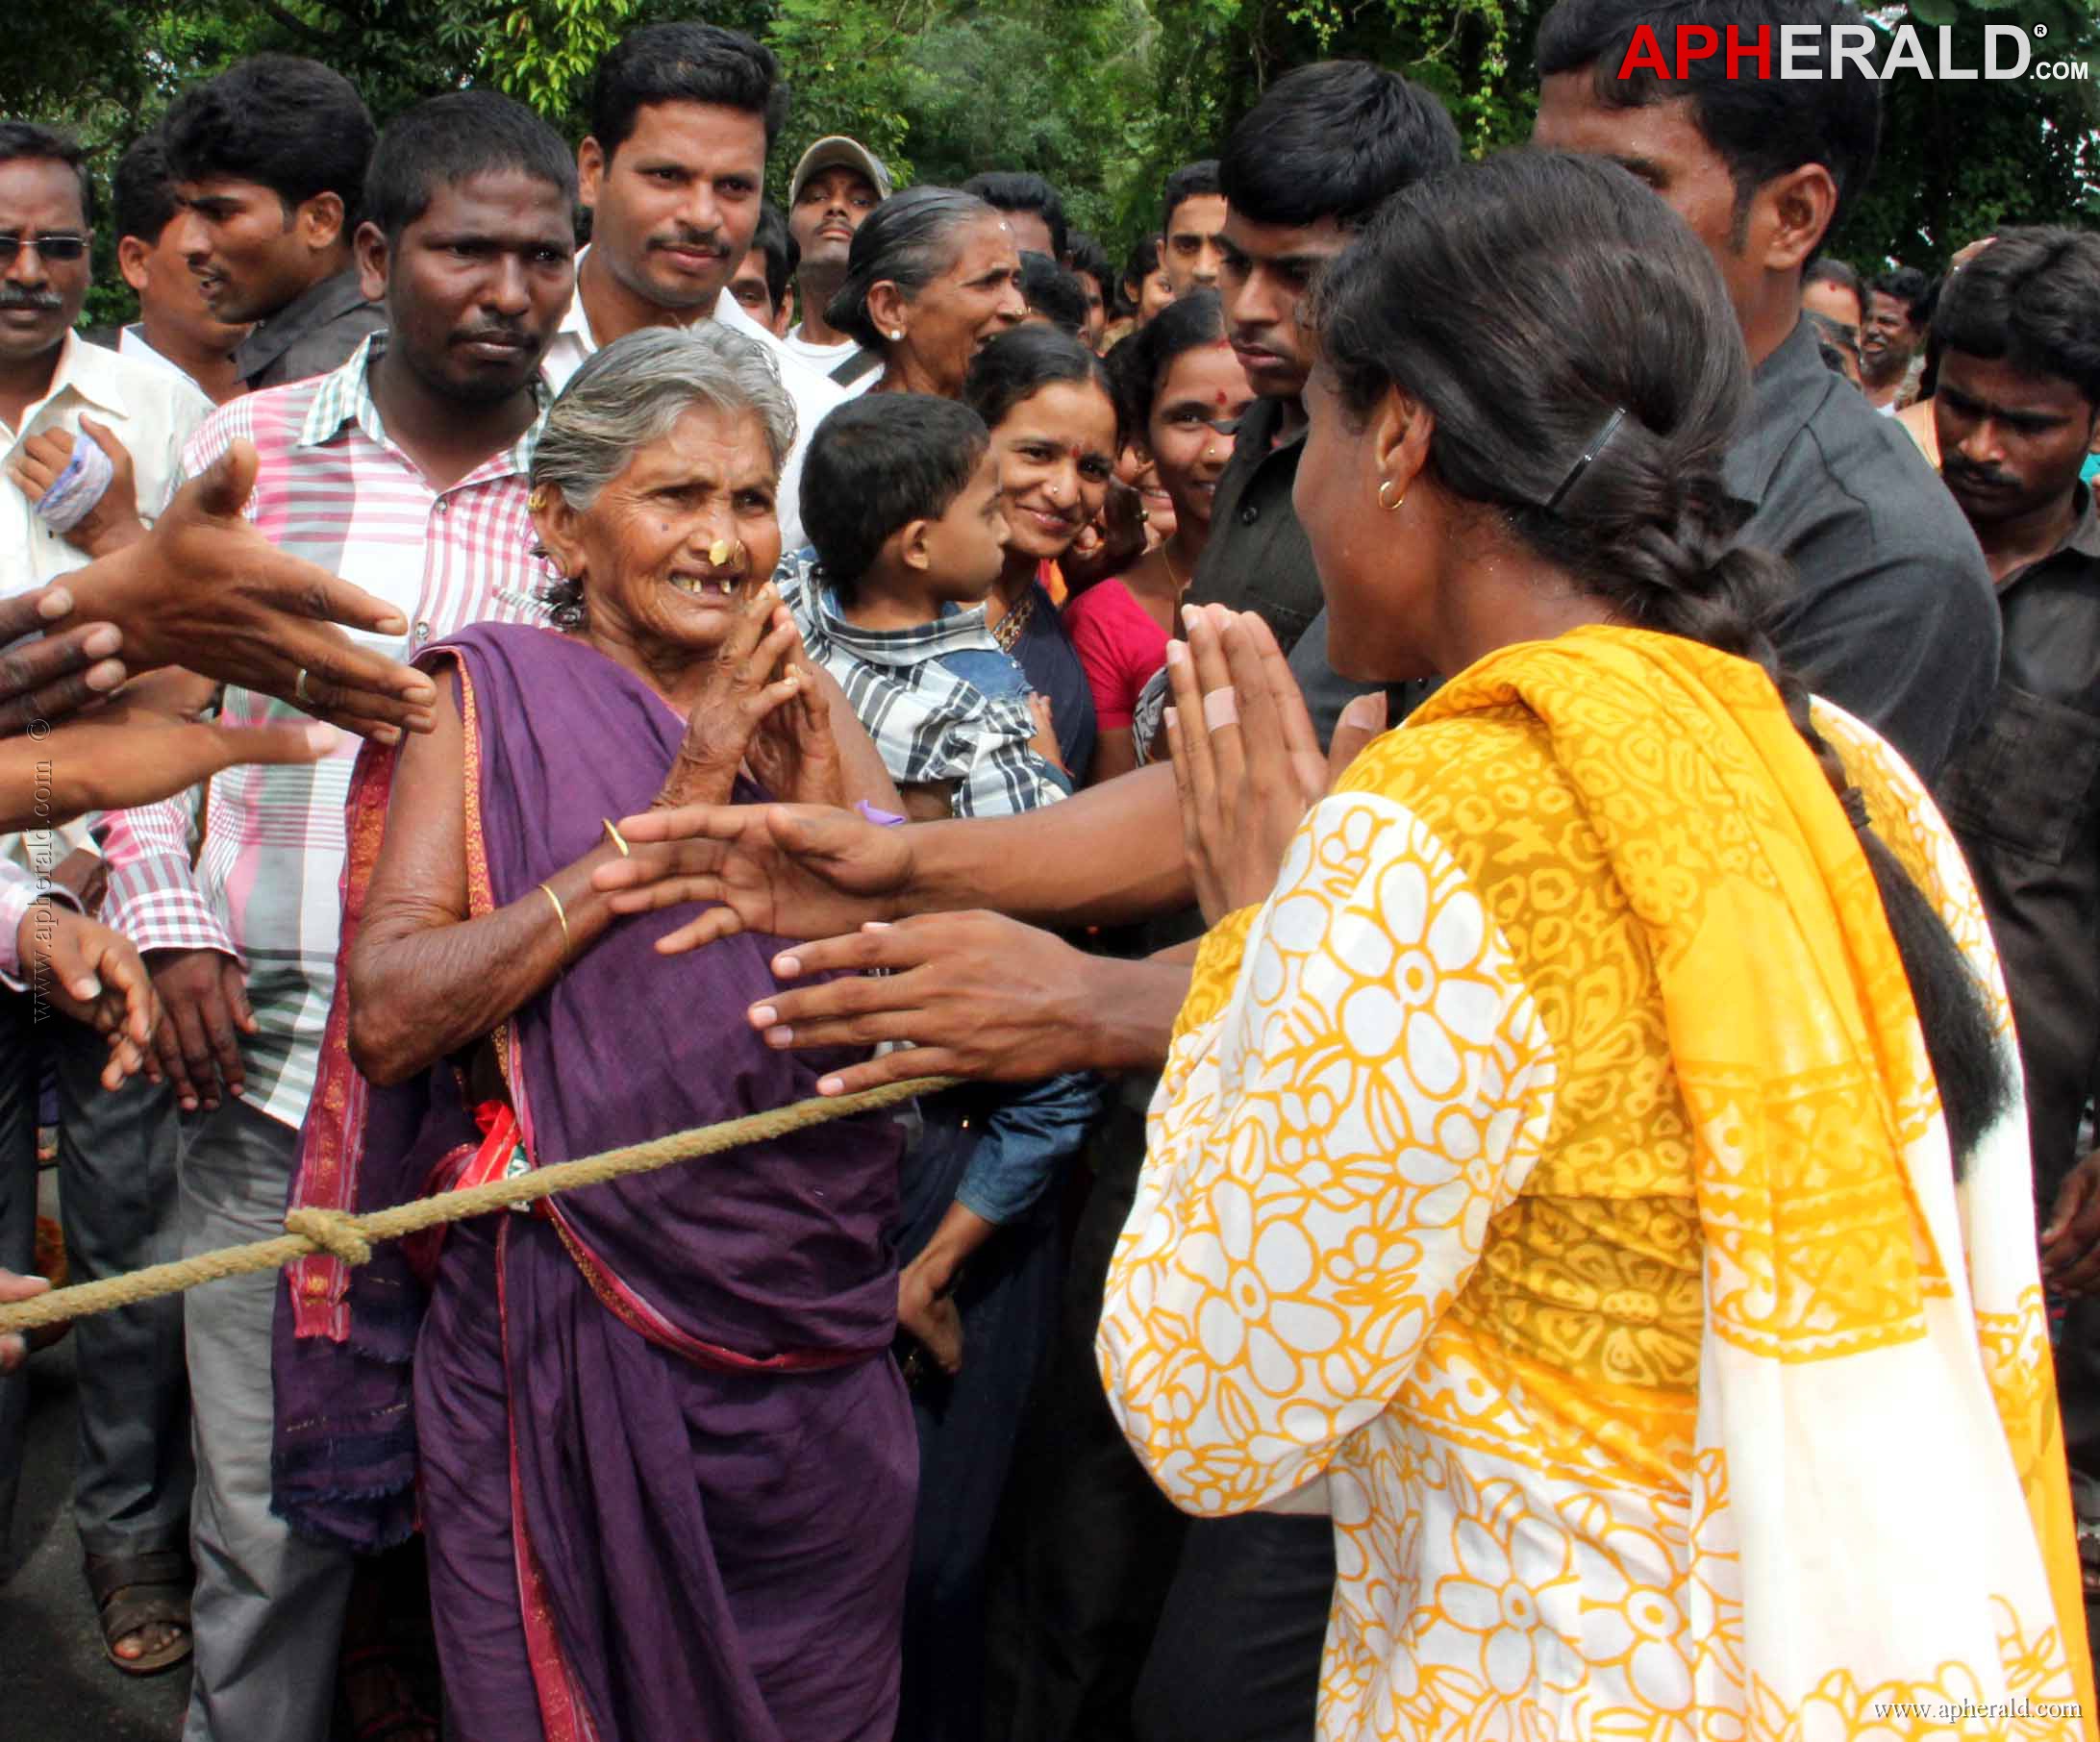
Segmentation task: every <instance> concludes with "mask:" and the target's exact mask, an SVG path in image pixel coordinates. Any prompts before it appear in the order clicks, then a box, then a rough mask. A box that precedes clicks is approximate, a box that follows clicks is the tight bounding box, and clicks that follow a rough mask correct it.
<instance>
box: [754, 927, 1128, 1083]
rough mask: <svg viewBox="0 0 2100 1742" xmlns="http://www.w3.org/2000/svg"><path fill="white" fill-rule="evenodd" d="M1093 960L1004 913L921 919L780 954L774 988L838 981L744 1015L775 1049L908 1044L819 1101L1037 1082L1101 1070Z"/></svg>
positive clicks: (849, 1070) (777, 997)
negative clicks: (1094, 1050)
mask: <svg viewBox="0 0 2100 1742" xmlns="http://www.w3.org/2000/svg"><path fill="white" fill-rule="evenodd" d="M1090 961H1091V958H1088V957H1087V956H1086V955H1084V954H1082V953H1081V952H1080V951H1078V950H1075V949H1074V948H1072V946H1071V945H1070V944H1068V943H1066V942H1065V941H1064V940H1063V938H1061V937H1058V936H1055V935H1054V934H1052V933H1048V932H1044V931H1039V930H1038V929H1037V928H1036V927H1034V926H1030V925H1024V924H1022V922H1021V921H1019V920H1017V919H1009V918H1007V917H1006V916H1005V915H1004V914H1000V913H986V912H976V913H924V914H919V915H917V916H915V917H913V918H911V919H906V920H899V921H898V922H896V923H895V924H893V925H892V924H886V923H882V922H874V923H870V924H867V925H863V927H862V928H861V929H860V930H859V931H857V932H852V933H847V934H845V935H844V936H839V937H827V938H822V939H819V940H818V941H816V942H813V943H805V944H797V945H795V946H794V947H793V948H791V949H788V950H783V951H782V952H781V953H780V954H779V955H778V956H776V957H774V958H773V972H774V974H775V975H776V976H777V977H778V978H779V979H781V980H784V981H798V980H808V979H810V978H812V977H813V976H817V975H837V976H839V978H836V979H829V980H824V981H822V982H821V983H818V984H815V985H808V986H793V985H790V986H788V987H786V988H784V989H783V990H782V991H780V992H777V993H775V994H774V995H773V996H772V997H771V998H768V999H765V1000H763V1001H762V1002H760V1003H758V1004H755V1005H753V1006H752V1007H751V1008H750V1010H749V1011H748V1012H747V1014H748V1017H749V1020H750V1022H751V1024H752V1026H753V1027H754V1028H756V1029H758V1030H759V1031H760V1032H761V1033H762V1034H763V1036H764V1039H765V1043H766V1045H768V1046H772V1047H797V1048H809V1047H872V1046H876V1045H879V1044H880V1043H882V1042H884V1041H901V1040H908V1041H911V1042H912V1043H913V1044H912V1045H911V1046H910V1047H907V1048H898V1049H895V1050H892V1051H890V1052H887V1053H884V1054H882V1055H880V1056H879V1057H874V1058H866V1059H863V1061H862V1062H860V1063H859V1064H854V1065H849V1066H847V1067H846V1068H845V1069H844V1070H842V1071H839V1072H837V1073H835V1074H833V1075H831V1076H828V1077H826V1078H824V1079H823V1080H822V1081H820V1082H819V1083H817V1085H816V1086H817V1092H818V1093H819V1094H822V1095H843V1094H853V1093H857V1092H859V1091H860V1090H862V1089H869V1088H875V1087H877V1086H879V1085H880V1084H882V1083H902V1082H906V1081H909V1080H910V1079H912V1078H913V1077H966V1078H969V1079H971V1080H973V1081H975V1082H980V1083H1035V1082H1039V1081H1040V1080H1041V1079H1042V1078H1044V1077H1047V1076H1054V1075H1055V1074H1057V1073H1058V1072H1060V1071H1068V1070H1085V1069H1088V1068H1089V1067H1090V1066H1091V1065H1092V1064H1093V1063H1095V1062H1096V1061H1095V1059H1094V1058H1093V1057H1092V1056H1091V1054H1090V1053H1089V1052H1088V1034H1089V1032H1090V1030H1091V1026H1092V1025H1091V1023H1090V1021H1089V1016H1090V1010H1089V1002H1090V1000H1091V998H1092V997H1093V994H1094V988H1093V982H1092V981H1091V980H1090V978H1089V976H1088V966H1089V965H1090Z"/></svg>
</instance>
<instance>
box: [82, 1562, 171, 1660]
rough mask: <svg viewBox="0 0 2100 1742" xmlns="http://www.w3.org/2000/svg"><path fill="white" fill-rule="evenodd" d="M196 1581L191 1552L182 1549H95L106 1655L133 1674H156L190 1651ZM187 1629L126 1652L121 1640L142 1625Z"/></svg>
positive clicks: (91, 1571) (95, 1587)
mask: <svg viewBox="0 0 2100 1742" xmlns="http://www.w3.org/2000/svg"><path fill="white" fill-rule="evenodd" d="M195 1582H196V1576H195V1575H194V1574H193V1573H192V1572H191V1571H190V1566H189V1556H188V1555H186V1554H184V1553H183V1552H182V1550H180V1549H156V1550H154V1551H152V1552H151V1553H149V1554H145V1555H88V1556H87V1589H88V1591H89V1592H90V1593H91V1594H92V1595H93V1597H94V1600H95V1606H96V1608H98V1609H99V1610H100V1611H101V1612H102V1655H104V1656H106V1657H107V1658H109V1660H110V1661H111V1662H112V1663H113V1664H115V1665H116V1667H117V1668H118V1669H120V1670H122V1671H123V1672H124V1673H125V1674H126V1675H127V1676H152V1675H157V1674H159V1673H160V1672H161V1671H162V1670H164V1669H172V1668H173V1667H174V1666H175V1665H176V1664H178V1663H180V1662H182V1660H183V1659H184V1658H185V1657H187V1656H188V1655H189V1650H190V1645H191V1638H190V1630H189V1591H190V1587H191V1586H192V1585H193V1584H194V1583H195ZM155 1626H160V1627H175V1628H180V1629H181V1630H182V1631H181V1632H180V1634H178V1635H177V1637H175V1638H173V1639H170V1640H169V1641H168V1642H167V1643H166V1644H165V1645H163V1646H162V1647H161V1648H160V1649H159V1650H158V1651H152V1652H145V1653H141V1654H140V1655H138V1656H137V1657H120V1656H118V1655H117V1652H116V1642H117V1641H118V1640H119V1639H124V1638H128V1637H130V1635H132V1634H133V1633H136V1632H137V1631H138V1630H140V1629H141V1628H148V1627H155Z"/></svg>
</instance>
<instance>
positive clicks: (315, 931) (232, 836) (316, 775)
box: [95, 333, 546, 1125]
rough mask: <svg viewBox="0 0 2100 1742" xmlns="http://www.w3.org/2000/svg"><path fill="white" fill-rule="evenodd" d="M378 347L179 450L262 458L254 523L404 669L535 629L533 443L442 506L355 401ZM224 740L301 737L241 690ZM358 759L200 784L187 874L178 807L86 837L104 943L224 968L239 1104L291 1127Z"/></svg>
mask: <svg viewBox="0 0 2100 1742" xmlns="http://www.w3.org/2000/svg"><path fill="white" fill-rule="evenodd" d="M385 338H386V335H385V334H383V333H378V334H374V335H373V336H371V337H370V338H368V339H366V340H365V342H364V343H363V344H362V345H361V346H360V347H359V348H358V350H357V352H356V353H355V354H354V355H353V356H352V357H351V358H350V360H349V361H347V362H346V363H344V364H343V365H342V367H341V368H339V369H337V370H336V371H334V372H333V373H332V374H328V375H321V376H316V377H314V378H312V380H309V381H301V382H294V383H292V384H291V385H290V386H283V387H273V388H269V389H267V390H266V391H263V392H261V393H253V394H250V395H248V396H247V397H245V398H241V399H237V400H235V401H233V402H232V403H231V404H230V405H227V406H224V407H222V408H220V410H218V411H215V412H214V413H213V415H212V417H211V418H210V419H209V420H208V421H207V422H206V423H205V425H204V427H203V428H202V429H200V430H199V431H198V432H197V434H196V436H194V437H193V438H192V439H191V441H190V443H189V446H188V450H187V451H186V452H185V455H184V464H185V469H186V471H188V473H190V474H195V473H197V472H200V471H202V470H203V469H204V468H205V467H207V466H209V465H210V464H211V463H212V462H213V460H216V459H217V458H218V457H219V456H220V455H221V454H223V453H224V452H225V451H226V449H227V447H228V446H229V445H230V444H231V443H232V442H234V441H236V440H240V439H244V440H247V441H252V442H253V443H255V445H256V448H257V450H258V452H259V454H260V457H261V465H260V467H259V468H258V471H257V474H256V487H255V494H254V495H253V496H252V497H251V498H250V500H249V503H248V513H249V516H250V517H251V518H252V519H253V520H254V521H255V523H256V525H257V526H258V527H259V528H261V529H262V531H263V533H265V534H266V535H268V536H269V538H270V540H271V542H273V543H275V544H277V545H280V546H282V547H283V548H284V549H286V550H287V551H290V552H292V553H293V554H294V555H297V556H300V557H304V558H306V559H307V560H309V561H312V562H316V563H318V564H319V565H320V566H321V567H323V568H326V569H331V570H333V571H334V572H335V573H337V574H338V575H340V576H342V577H343V578H344V579H345V580H348V581H353V582H355V583H356V584H357V585H360V586H362V587H363V588H364V589H365V590H366V591H367V592H370V593H374V594H377V595H378V596H379V597H380V598H382V599H385V600H387V602H388V603H389V604H391V605H393V606H394V607H395V608H396V609H397V610H399V611H400V612H401V614H402V615H403V616H404V617H406V618H407V619H408V621H409V625H410V629H409V634H408V635H406V636H403V637H398V638H389V637H386V636H379V635H363V634H361V633H356V632H352V633H353V634H354V635H355V638H356V639H358V640H359V641H361V642H362V643H363V644H364V645H366V646H369V647H374V648H377V649H379V650H380V651H382V652H384V653H387V654H389V655H391V656H392V657H393V658H395V659H410V658H412V657H413V656H414V655H415V654H417V653H419V652H420V651H421V650H422V649H423V647H424V646H425V645H427V644H428V643H429V642H432V641H435V640H439V639H441V638H442V637H444V636H446V635H451V634H452V633H453V632H454V631H455V630H458V629H462V628H463V627H464V626H465V625H467V624H469V623H477V622H482V621H486V620H490V619H493V620H495V621H498V622H506V623H522V622H535V621H542V620H543V608H542V607H541V605H540V604H539V601H538V596H537V595H538V592H539V589H540V588H541V587H542V586H543V585H545V583H546V576H545V573H544V570H543V568H542V566H541V564H540V562H539V560H537V558H535V557H534V555H533V544H534V537H533V528H532V518H531V515H530V514H529V513H528V512H527V510H526V495H527V483H526V470H527V467H528V466H529V464H530V463H531V459H532V448H533V444H534V442H535V441H536V440H537V436H538V434H539V427H540V426H539V425H538V424H537V423H536V424H535V425H534V427H533V428H532V429H531V430H530V431H528V432H527V433H526V435H525V436H523V437H522V438H521V439H520V440H519V441H518V443H517V445H516V446H515V447H512V448H511V449H509V450H507V451H505V452H503V453H500V454H497V455H494V456H492V457H491V458H490V459H488V460H487V461H485V462H484V463H483V464H481V465H479V466H477V467H476V468H475V469H474V470H473V471H472V472H470V473H469V474H467V476H466V477H464V478H462V480H461V481H460V482H459V483H458V484H455V485H451V486H450V487H449V488H446V489H443V490H435V489H433V488H432V487H431V485H429V484H428V483H427V482H426V481H425V480H424V478H423V475H422V473H421V472H420V471H418V470H417V468H416V466H415V464H414V462H413V461H412V460H410V459H409V457H408V456H407V455H406V454H404V453H403V452H402V451H401V450H400V449H399V448H398V447H396V446H394V444H393V443H392V442H390V441H388V440H387V435H386V432H385V430H384V429H383V428H382V427H381V423H380V416H379V410H378V408H377V407H376V406H375V405H374V404H373V402H372V397H371V393H370V390H369V388H368V386H367V385H366V380H365V369H366V364H367V362H368V361H370V360H372V359H374V358H376V357H377V356H378V355H379V351H380V348H381V346H382V345H383V344H384V342H385ZM222 709H223V711H222V717H223V718H224V719H225V720H226V721H228V722H229V723H230V724H234V725H259V724H262V723H263V722H265V721H271V720H297V719H300V718H302V717H304V716H302V715H301V714H300V713H299V712H298V710H297V709H293V708H290V707H288V706H287V705H286V704H284V703H282V702H276V701H272V700H271V699H270V698H268V697H266V696H261V695H257V694H256V693H254V692H253V691H252V690H246V689H238V688H230V689H228V690H227V691H226V692H225V697H224V701H223V704H222ZM357 748H358V747H357V745H356V743H355V742H348V743H346V744H345V745H344V746H343V747H342V748H340V749H339V750H338V751H337V753H336V754H335V755H333V756H330V757H328V758H326V759H323V760H322V761H320V762H318V763H315V764H313V765H312V766H311V767H300V768H262V767H244V768H234V769H231V770H229V771H228V772H227V773H225V774H223V775H220V776H219V777H218V778H217V779H216V780H214V781H213V782H212V784H211V788H210V791H209V793H208V795H207V803H206V808H205V821H204V836H203V845H202V848H201V850H200V851H199V853H198V855H197V858H196V861H195V863H194V865H192V863H191V859H190V824H189V818H190V814H191V807H190V804H189V802H188V800H187V799H175V800H170V801H168V802H166V803H164V804H160V805H148V806H145V807H143V808H141V809H136V810H124V811H113V812H108V813H105V814H103V815H102V816H100V817H98V818H97V819H96V820H95V834H96V837H97V839H98V840H99V841H100V842H101V845H102V849H103V853H104V855H105V857H106V858H107V859H108V860H109V862H110V893H109V898H108V903H107V905H106V908H105V917H106V918H107V919H108V921H109V923H110V924H112V925H113V926H115V927H116V928H117V929H118V930H120V931H122V932H124V933H127V934H128V935H129V936H130V937H131V939H132V941H133V942H135V943H136V944H137V946H138V948H139V949H141V950H194V949H210V950H223V951H225V952H227V953H228V954H229V955H233V956H237V957H238V958H239V959H240V961H241V963H242V965H243V966H244V967H245V968H246V969H247V973H248V999H249V1003H250V1004H251V1005H252V1007H253V1008H254V1010H255V1016H256V1022H257V1025H258V1028H259V1031H260V1032H259V1033H255V1034H253V1035H249V1036H246V1037H245V1038H244V1040H243V1049H242V1050H243V1052H244V1054H245V1058H246V1064H247V1079H248V1083H247V1098H248V1100H249V1102H250V1103H251V1105H253V1106H255V1107H259V1108H260V1109H261V1110H262V1111H263V1112H266V1113H268V1114H270V1115H271V1116H272V1117H273V1118H276V1119H281V1120H283V1121H284V1122H285V1123H286V1124H287V1125H297V1124H298V1123H300V1121H301V1120H302V1119H304V1117H305V1116H306V1107H307V1102H308V1099H309V1098H310V1096H311V1095H312V1088H313V1076H314V1068H315V1065H316V1062H317V1060H318V1058H319V1052H320V1042H321V1033H322V1030H323V1027H324V1026H325V1024H326V1023H327V1020H328V1005H329V1000H330V998H331V997H332V996H333V994H334V991H335V982H336V944H337V934H338V932H339V930H340V925H341V915H342V897H341V890H340V883H341V876H342V865H343V852H344V837H343V802H344V799H345V797H346V796H347V794H348V791H349V785H350V770H351V766H352V764H353V762H354V761H355V760H356V753H357Z"/></svg>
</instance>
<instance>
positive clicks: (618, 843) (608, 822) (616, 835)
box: [605, 817, 631, 859]
mask: <svg viewBox="0 0 2100 1742" xmlns="http://www.w3.org/2000/svg"><path fill="white" fill-rule="evenodd" d="M605 837H606V839H607V840H609V841H611V842H612V844H613V845H614V846H615V847H617V848H618V849H619V850H620V857H621V858H622V859H627V858H629V857H631V856H630V855H629V853H628V851H627V842H626V840H625V839H624V838H622V836H621V834H620V832H619V831H618V830H617V829H615V828H613V827H612V818H611V817H607V818H606V819H605Z"/></svg>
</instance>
